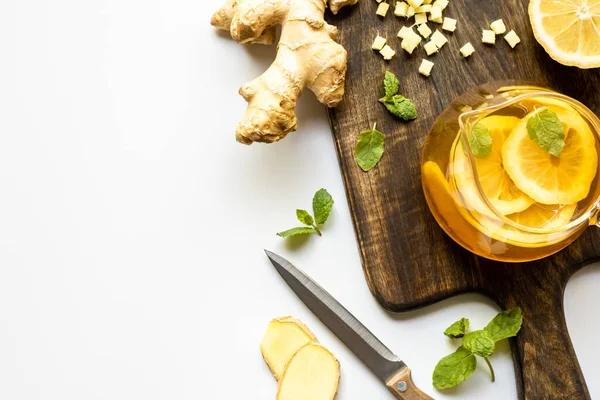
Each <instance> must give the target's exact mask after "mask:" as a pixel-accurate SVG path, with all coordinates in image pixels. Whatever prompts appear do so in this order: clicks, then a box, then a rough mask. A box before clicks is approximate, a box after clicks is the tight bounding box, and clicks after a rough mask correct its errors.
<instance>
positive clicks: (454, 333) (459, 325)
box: [444, 318, 469, 339]
mask: <svg viewBox="0 0 600 400" xmlns="http://www.w3.org/2000/svg"><path fill="white" fill-rule="evenodd" d="M468 329H469V320H468V319H466V318H461V319H459V320H458V321H456V322H455V323H453V324H452V325H450V326H449V327H448V329H446V330H445V331H444V335H446V336H448V337H449V338H452V339H458V338H461V337H463V336H465V334H466V333H467V330H468Z"/></svg>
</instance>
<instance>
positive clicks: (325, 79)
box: [211, 0, 358, 144]
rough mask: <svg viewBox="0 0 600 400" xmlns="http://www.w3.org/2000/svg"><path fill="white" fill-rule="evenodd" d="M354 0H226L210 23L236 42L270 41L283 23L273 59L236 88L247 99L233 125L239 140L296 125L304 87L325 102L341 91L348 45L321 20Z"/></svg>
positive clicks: (275, 134) (273, 136) (265, 137)
mask: <svg viewBox="0 0 600 400" xmlns="http://www.w3.org/2000/svg"><path fill="white" fill-rule="evenodd" d="M357 1H358V0H227V2H226V4H225V5H224V6H223V7H222V8H221V9H220V10H219V11H217V12H216V13H215V14H214V15H213V17H212V19H211V24H212V25H213V26H215V27H217V28H220V29H224V30H228V31H229V32H230V34H231V37H232V38H233V39H235V40H236V41H237V42H239V43H259V44H273V43H274V42H275V26H276V25H278V24H281V25H282V29H281V38H280V40H279V45H278V46H277V47H278V49H277V57H276V58H275V61H274V62H273V64H272V65H271V66H270V67H269V68H268V69H267V70H266V71H265V73H264V74H262V75H261V76H260V77H258V78H256V79H255V80H253V81H252V82H250V83H247V84H245V85H244V86H242V87H241V88H240V91H239V93H240V95H241V96H242V97H243V98H244V99H245V100H246V101H247V102H248V109H247V111H246V114H245V115H244V118H243V119H242V121H241V122H240V123H239V125H238V127H237V129H236V139H237V141H238V142H240V143H244V144H252V143H253V142H264V143H272V142H276V141H279V140H281V139H282V138H284V137H285V136H286V135H287V134H288V133H290V132H293V131H295V130H296V112H295V108H296V101H297V99H298V97H299V96H300V94H301V93H302V90H303V89H304V88H305V87H307V88H309V89H310V90H311V91H312V92H313V93H314V94H315V95H316V96H317V99H318V100H319V101H320V102H321V103H323V104H325V105H326V106H328V107H335V106H337V105H338V104H339V103H340V102H341V100H342V97H343V95H344V82H345V79H346V62H347V58H348V55H347V53H346V50H345V49H344V48H343V47H342V46H341V45H340V44H338V43H336V42H335V41H334V39H335V37H336V36H337V28H335V27H334V26H332V25H329V24H327V22H325V20H324V13H325V8H326V6H327V5H329V7H330V9H331V11H332V12H333V13H334V14H337V12H338V11H339V10H340V8H342V7H343V6H345V5H352V4H356V3H357Z"/></svg>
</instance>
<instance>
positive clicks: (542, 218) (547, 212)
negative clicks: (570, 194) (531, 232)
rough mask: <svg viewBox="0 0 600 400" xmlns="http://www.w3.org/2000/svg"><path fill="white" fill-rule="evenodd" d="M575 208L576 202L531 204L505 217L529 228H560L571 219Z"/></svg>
mask: <svg viewBox="0 0 600 400" xmlns="http://www.w3.org/2000/svg"><path fill="white" fill-rule="evenodd" d="M576 208H577V204H569V205H567V206H557V205H554V206H547V205H541V204H533V205H532V206H531V207H529V208H528V209H527V210H525V211H521V212H520V213H516V214H511V215H507V218H508V219H510V220H512V221H515V222H516V223H517V224H519V225H523V226H527V227H530V228H542V229H553V228H560V227H561V226H565V225H567V224H568V223H569V222H570V221H571V218H573V214H575V209H576Z"/></svg>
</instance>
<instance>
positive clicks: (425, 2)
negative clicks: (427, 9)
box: [423, 0, 433, 5]
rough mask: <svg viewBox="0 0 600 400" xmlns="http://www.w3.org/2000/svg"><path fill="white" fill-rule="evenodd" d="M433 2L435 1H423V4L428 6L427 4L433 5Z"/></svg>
mask: <svg viewBox="0 0 600 400" xmlns="http://www.w3.org/2000/svg"><path fill="white" fill-rule="evenodd" d="M432 1H433V0H424V1H423V4H425V5H427V4H431V2H432Z"/></svg>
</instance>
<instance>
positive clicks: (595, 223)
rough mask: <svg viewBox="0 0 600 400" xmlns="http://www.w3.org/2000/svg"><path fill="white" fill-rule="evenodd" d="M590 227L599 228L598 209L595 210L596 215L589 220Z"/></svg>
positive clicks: (599, 214) (599, 212) (599, 215)
mask: <svg viewBox="0 0 600 400" xmlns="http://www.w3.org/2000/svg"><path fill="white" fill-rule="evenodd" d="M590 225H595V226H597V227H598V228H600V209H598V210H596V214H594V215H593V216H592V218H591V219H590Z"/></svg>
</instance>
